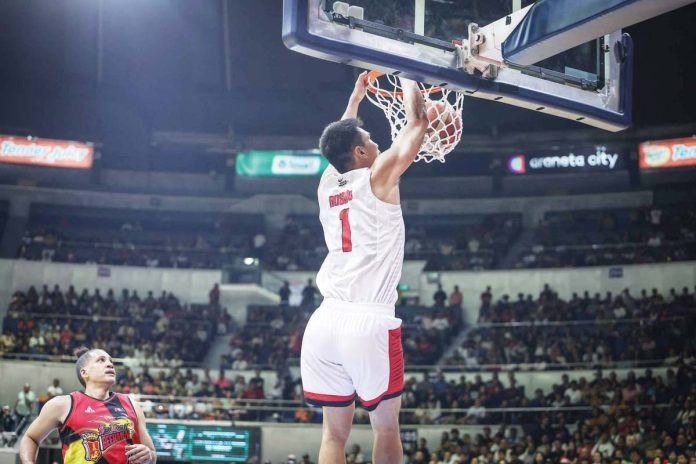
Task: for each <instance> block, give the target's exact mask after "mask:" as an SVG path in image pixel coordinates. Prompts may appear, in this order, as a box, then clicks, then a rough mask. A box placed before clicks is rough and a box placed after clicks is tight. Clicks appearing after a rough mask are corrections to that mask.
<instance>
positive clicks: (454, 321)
mask: <svg viewBox="0 0 696 464" xmlns="http://www.w3.org/2000/svg"><path fill="white" fill-rule="evenodd" d="M279 294H280V299H281V304H280V305H278V306H259V305H251V306H249V307H248V308H247V319H246V324H245V325H244V327H243V328H242V329H240V330H238V331H235V332H234V333H233V334H232V336H231V337H230V342H229V344H230V351H229V352H228V353H226V354H224V355H223V356H222V360H221V361H222V363H221V365H222V367H223V368H226V369H227V368H232V369H247V368H254V367H258V366H262V367H271V368H272V369H277V368H280V367H282V366H284V365H286V364H288V362H290V363H291V364H296V363H298V362H299V357H300V349H301V347H302V336H303V334H304V329H305V326H306V325H307V322H308V321H309V317H310V316H311V314H312V312H313V311H314V310H315V309H316V308H317V306H318V303H319V298H318V296H319V292H318V290H317V288H316V287H315V286H314V283H313V282H312V280H311V279H310V280H309V281H308V282H307V284H306V285H305V286H304V288H303V289H302V291H301V295H302V299H301V301H300V304H299V306H289V304H288V303H289V299H290V289H289V283H288V282H286V283H285V285H284V286H283V287H281V289H280V291H279ZM436 296H437V298H435V304H434V305H433V306H432V307H425V306H397V308H396V316H397V317H399V318H401V320H402V321H403V326H402V327H403V331H402V344H403V350H404V361H405V362H406V364H407V365H427V364H434V363H436V362H437V361H438V360H439V359H440V357H441V356H442V354H443V352H444V351H445V350H446V349H447V347H448V346H449V345H450V343H451V340H452V338H453V337H454V336H455V335H456V334H458V333H459V330H460V329H461V324H462V321H461V294H459V296H460V297H459V298H458V299H456V298H455V299H452V298H450V301H449V304H448V303H447V301H446V298H445V299H440V298H439V295H436Z"/></svg>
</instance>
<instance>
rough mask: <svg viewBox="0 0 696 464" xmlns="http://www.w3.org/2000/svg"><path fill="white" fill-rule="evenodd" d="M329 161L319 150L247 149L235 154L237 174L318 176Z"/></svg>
mask: <svg viewBox="0 0 696 464" xmlns="http://www.w3.org/2000/svg"><path fill="white" fill-rule="evenodd" d="M328 165H329V162H328V161H327V160H326V158H324V157H323V156H321V154H320V153H319V150H307V151H297V150H287V151H248V152H243V153H239V154H237V159H236V161H235V171H236V173H237V175H238V176H282V177H286V176H319V175H321V173H323V172H324V169H326V167H327V166H328Z"/></svg>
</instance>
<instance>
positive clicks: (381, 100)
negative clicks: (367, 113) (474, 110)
mask: <svg viewBox="0 0 696 464" xmlns="http://www.w3.org/2000/svg"><path fill="white" fill-rule="evenodd" d="M380 80H382V82H380ZM419 86H420V88H421V93H422V94H423V98H425V109H426V112H427V116H428V131H427V132H426V134H425V139H424V140H423V144H422V145H421V148H420V151H419V152H418V155H417V156H416V161H421V160H422V161H425V162H426V163H430V162H432V161H435V160H438V161H440V162H443V163H444V162H445V155H447V153H449V152H451V151H452V150H454V147H455V146H456V145H457V144H458V143H459V140H460V139H461V138H462V106H463V104H464V95H463V94H462V93H459V92H456V91H454V90H449V89H444V88H439V87H438V88H437V89H435V88H433V87H430V86H428V85H427V84H422V83H419ZM401 92H402V89H401V83H400V82H399V79H398V78H397V77H396V76H392V75H390V74H384V75H383V76H381V77H378V78H372V77H371V78H370V86H369V88H368V92H367V98H368V99H369V100H370V101H371V102H372V103H374V104H375V105H377V106H378V107H379V108H381V109H382V111H384V114H385V115H386V116H387V120H389V126H390V127H391V137H392V140H394V139H395V138H396V136H397V135H398V134H399V132H401V129H402V128H403V127H404V126H405V125H406V111H405V109H404V101H403V98H402V93H401Z"/></svg>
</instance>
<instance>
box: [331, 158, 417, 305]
mask: <svg viewBox="0 0 696 464" xmlns="http://www.w3.org/2000/svg"><path fill="white" fill-rule="evenodd" d="M370 174H371V171H370V169H368V168H363V169H355V170H352V171H349V172H346V173H345V174H336V175H334V176H330V177H329V178H327V179H324V181H323V182H322V183H321V184H320V185H319V189H318V197H319V219H320V220H321V225H322V226H323V227H324V240H325V241H326V247H327V248H328V249H329V254H328V255H327V256H326V259H325V260H324V263H323V264H322V266H321V269H320V270H319V274H318V275H317V287H318V288H319V291H320V292H321V294H322V295H323V296H324V297H325V298H335V299H338V300H341V301H349V302H355V303H381V304H389V305H394V304H396V299H397V292H396V286H397V285H398V284H399V280H400V279H401V268H402V266H403V260H404V236H405V231H404V220H403V217H402V215H401V205H393V204H390V203H385V202H383V201H382V200H380V199H378V198H377V197H376V196H375V194H374V193H373V192H372V187H371V185H370Z"/></svg>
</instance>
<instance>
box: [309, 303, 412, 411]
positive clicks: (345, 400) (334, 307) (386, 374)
mask: <svg viewBox="0 0 696 464" xmlns="http://www.w3.org/2000/svg"><path fill="white" fill-rule="evenodd" d="M301 373H302V387H303V389H304V397H305V400H306V401H307V403H309V404H311V405H314V406H337V407H340V406H349V405H350V404H351V403H353V401H355V400H356V398H357V400H358V402H359V404H360V406H362V407H363V408H365V409H367V410H368V411H372V410H373V409H375V408H376V407H377V405H379V403H380V402H381V401H382V400H386V399H389V398H395V397H397V396H400V395H401V392H402V390H403V387H404V355H403V350H402V348H401V319H398V318H396V317H394V307H393V306H390V305H383V304H364V303H349V302H345V301H340V300H335V299H331V298H326V299H324V302H323V303H322V304H321V306H320V307H319V308H318V309H317V310H316V311H315V312H314V314H312V317H311V318H310V319H309V322H308V323H307V328H306V329H305V333H304V338H303V340H302V358H301Z"/></svg>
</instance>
